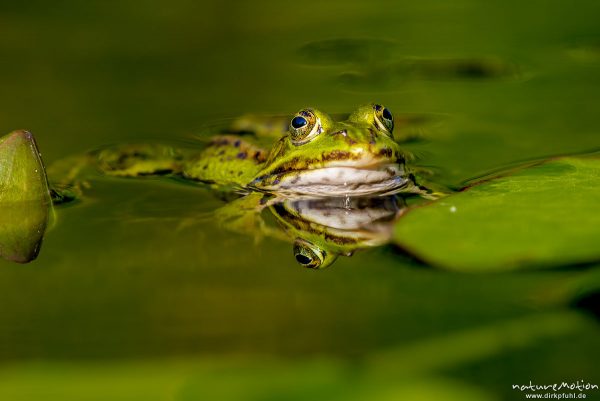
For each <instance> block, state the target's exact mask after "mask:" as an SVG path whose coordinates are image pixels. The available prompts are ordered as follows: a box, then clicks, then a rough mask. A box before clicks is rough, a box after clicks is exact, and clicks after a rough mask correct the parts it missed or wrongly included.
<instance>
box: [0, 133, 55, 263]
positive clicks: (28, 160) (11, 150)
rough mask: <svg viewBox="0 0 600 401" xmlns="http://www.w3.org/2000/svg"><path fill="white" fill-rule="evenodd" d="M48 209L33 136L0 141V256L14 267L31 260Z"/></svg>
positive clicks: (40, 236) (18, 136)
mask: <svg viewBox="0 0 600 401" xmlns="http://www.w3.org/2000/svg"><path fill="white" fill-rule="evenodd" d="M51 207H52V203H51V200H50V193H49V190H48V182H47V180H46V173H45V170H44V165H43V164H42V160H41V158H40V154H39V152H38V149H37V146H36V144H35V140H34V139H33V135H31V134H30V133H29V132H26V131H14V132H12V133H10V134H8V135H6V136H5V137H3V138H0V256H1V257H2V258H5V259H8V260H12V261H14V262H18V263H27V262H30V261H31V260H33V259H35V258H36V256H37V254H38V252H39V247H40V244H41V241H42V238H43V235H44V231H45V230H46V225H47V223H48V216H49V213H50V210H51Z"/></svg>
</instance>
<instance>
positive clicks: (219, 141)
mask: <svg viewBox="0 0 600 401" xmlns="http://www.w3.org/2000/svg"><path fill="white" fill-rule="evenodd" d="M266 158H267V152H266V151H265V150H264V149H262V148H261V147H259V146H257V145H255V144H253V143H252V142H250V141H249V140H245V139H244V138H242V137H239V136H236V135H219V136H216V137H214V138H212V140H211V142H210V144H209V145H208V146H207V147H206V148H205V149H204V150H203V151H201V152H199V153H198V154H196V155H194V156H193V157H190V158H189V159H188V160H187V161H186V162H185V163H184V165H183V171H182V176H183V178H185V179H188V180H194V181H200V182H206V183H210V184H215V185H219V186H231V185H233V186H239V187H244V186H245V185H246V184H247V183H248V182H250V180H251V179H252V178H253V177H254V176H255V175H256V173H257V172H258V170H259V169H260V167H261V166H262V164H263V163H264V162H265V161H266Z"/></svg>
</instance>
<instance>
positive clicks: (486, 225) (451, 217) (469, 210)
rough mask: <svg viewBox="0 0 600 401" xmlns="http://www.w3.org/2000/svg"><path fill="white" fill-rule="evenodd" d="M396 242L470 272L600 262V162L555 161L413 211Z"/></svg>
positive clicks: (599, 159) (399, 228)
mask: <svg viewBox="0 0 600 401" xmlns="http://www.w3.org/2000/svg"><path fill="white" fill-rule="evenodd" d="M394 242H395V243H396V244H397V245H399V246H400V247H401V248H403V249H405V250H406V251H408V252H410V253H412V254H414V255H416V256H417V257H418V258H420V259H422V260H423V261H425V262H427V263H430V264H432V265H435V266H439V267H444V268H449V269H454V270H464V271H489V270H509V269H517V268H529V267H535V268H540V267H556V266H565V265H575V264H583V263H589V262H593V261H597V260H600V246H599V244H600V156H599V155H598V154H593V155H590V156H587V157H562V158H556V159H550V160H547V161H545V162H542V163H539V164H536V165H533V166H529V167H526V168H522V169H517V170H514V171H512V172H510V173H508V174H506V175H502V176H497V177H495V178H491V179H489V180H486V181H482V182H481V183H479V184H476V185H473V186H471V187H468V188H466V189H465V190H463V191H462V192H459V193H456V194H454V195H451V196H448V197H447V198H444V199H441V200H439V201H437V202H433V203H430V204H427V205H425V206H423V207H419V208H415V209H413V210H411V211H409V212H408V213H406V214H405V215H404V216H403V217H402V218H401V219H400V220H399V222H398V223H397V225H396V228H395V236H394Z"/></svg>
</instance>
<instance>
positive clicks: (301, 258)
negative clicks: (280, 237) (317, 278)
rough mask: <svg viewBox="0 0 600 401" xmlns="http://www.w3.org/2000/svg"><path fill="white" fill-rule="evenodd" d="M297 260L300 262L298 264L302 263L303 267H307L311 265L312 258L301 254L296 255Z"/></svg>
mask: <svg viewBox="0 0 600 401" xmlns="http://www.w3.org/2000/svg"><path fill="white" fill-rule="evenodd" d="M296 260H297V261H298V263H300V264H301V265H307V264H309V263H310V258H309V257H308V256H306V255H302V254H301V253H299V254H297V255H296Z"/></svg>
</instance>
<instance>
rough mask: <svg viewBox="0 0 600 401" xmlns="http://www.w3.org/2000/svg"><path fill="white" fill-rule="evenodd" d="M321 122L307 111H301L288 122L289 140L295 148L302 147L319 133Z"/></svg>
mask: <svg viewBox="0 0 600 401" xmlns="http://www.w3.org/2000/svg"><path fill="white" fill-rule="evenodd" d="M321 130H322V129H321V122H320V120H319V118H318V117H317V116H315V114H314V113H313V112H312V111H311V110H309V109H306V110H301V111H300V112H298V114H297V115H296V116H295V117H294V118H292V121H291V122H290V138H291V140H292V143H293V144H294V145H296V146H298V145H302V144H304V143H306V142H308V141H310V140H311V139H312V138H314V137H315V136H317V135H318V134H320V133H321Z"/></svg>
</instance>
